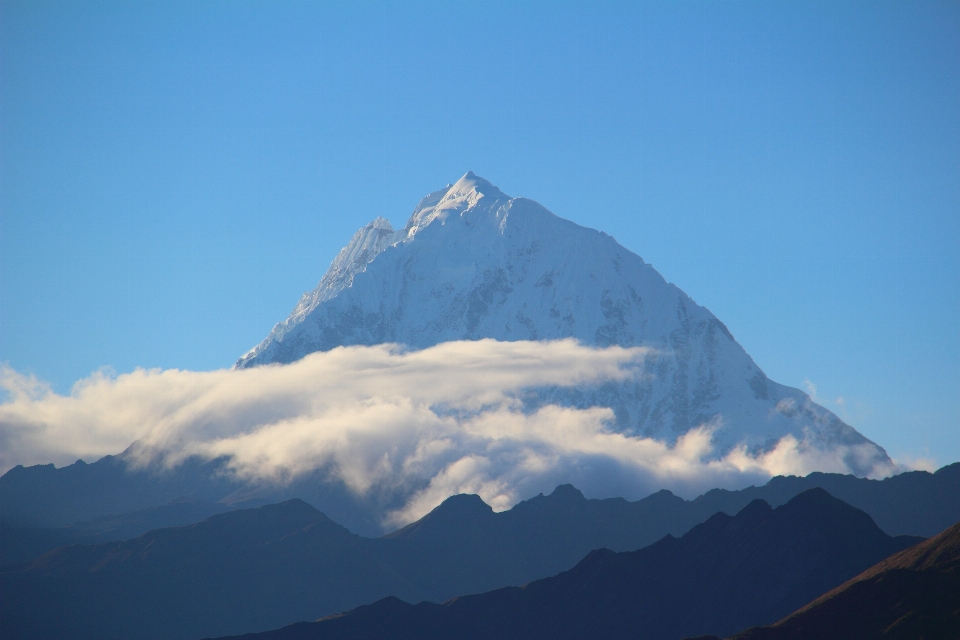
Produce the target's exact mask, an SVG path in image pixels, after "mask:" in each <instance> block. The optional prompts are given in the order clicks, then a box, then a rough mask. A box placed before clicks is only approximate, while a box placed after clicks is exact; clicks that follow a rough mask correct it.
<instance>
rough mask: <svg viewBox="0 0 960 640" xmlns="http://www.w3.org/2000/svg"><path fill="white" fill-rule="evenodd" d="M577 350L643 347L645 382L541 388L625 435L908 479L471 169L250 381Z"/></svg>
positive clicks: (654, 280) (374, 240) (651, 275)
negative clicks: (546, 345)
mask: <svg viewBox="0 0 960 640" xmlns="http://www.w3.org/2000/svg"><path fill="white" fill-rule="evenodd" d="M483 338H493V339H496V340H501V341H516V340H554V339H562V338H574V339H576V340H578V341H579V342H581V343H583V344H585V345H591V346H597V347H606V346H610V345H619V346H624V347H632V346H645V347H650V348H651V349H652V355H651V356H649V357H648V358H646V359H645V361H644V364H643V371H642V375H638V376H636V377H634V378H633V379H630V380H628V381H624V382H616V383H607V384H604V385H601V386H598V387H584V388H575V389H570V388H542V389H535V390H530V393H529V394H528V395H527V396H526V397H524V402H525V403H526V404H527V405H529V406H530V407H531V408H535V407H536V406H541V405H543V404H546V403H554V404H560V405H564V406H576V407H587V406H604V407H609V408H611V409H612V410H613V415H614V420H613V424H612V425H611V428H612V429H614V430H616V431H618V432H621V433H624V434H627V435H636V436H642V437H650V438H655V439H657V440H663V441H666V442H669V443H674V442H676V440H677V438H679V437H680V436H682V435H683V434H685V433H687V432H689V431H690V430H691V429H695V428H702V427H704V426H705V425H706V426H707V428H709V429H710V430H711V432H712V438H713V443H714V447H715V449H714V451H715V455H716V456H717V457H719V456H722V455H725V454H726V453H728V452H729V451H731V450H732V449H733V448H734V447H742V448H744V449H745V450H746V451H747V452H749V453H750V454H753V455H756V454H759V453H762V452H766V451H770V450H772V449H773V448H774V447H775V446H776V445H777V443H778V442H780V441H781V439H783V438H784V437H787V436H792V437H793V438H795V439H796V440H797V441H798V442H799V443H800V444H801V446H802V447H806V448H807V449H810V450H819V451H833V452H838V451H839V452H842V456H843V461H844V463H845V464H846V466H847V467H848V469H849V470H850V472H852V473H854V474H856V475H860V476H871V477H879V476H884V475H889V474H890V473H891V472H893V471H894V465H893V463H892V461H891V460H890V458H889V457H888V456H887V454H886V452H885V451H884V450H883V449H882V448H881V447H880V446H878V445H877V444H875V443H873V442H871V441H870V440H868V439H867V438H865V437H864V436H863V435H861V434H860V433H859V432H857V431H856V430H855V429H854V428H853V427H851V426H850V425H847V424H846V423H844V422H843V421H842V420H841V419H840V418H839V417H837V416H836V415H835V414H833V413H832V412H830V411H829V410H827V409H826V408H824V407H822V406H820V405H818V404H816V403H815V402H814V401H813V400H812V399H811V398H810V397H809V396H808V395H807V394H805V393H804V392H802V391H800V390H798V389H794V388H791V387H788V386H785V385H782V384H778V383H776V382H774V381H773V380H770V379H769V378H768V377H767V376H766V375H765V374H764V372H763V371H762V370H761V369H760V368H759V367H758V366H757V365H756V363H754V361H753V359H752V358H751V357H750V356H749V355H748V354H747V353H746V351H744V349H743V348H742V347H741V346H740V344H739V343H737V341H736V340H735V339H734V337H733V335H731V333H730V331H729V330H728V329H727V327H726V326H724V324H723V323H722V322H721V321H720V320H718V319H717V318H716V317H715V316H714V315H713V314H712V313H711V312H710V311H709V310H707V309H706V308H704V307H702V306H700V305H698V304H697V303H696V302H694V301H693V300H692V299H691V298H690V297H689V296H687V295H686V294H685V293H684V292H683V291H682V290H680V289H679V288H678V287H676V286H675V285H673V284H670V283H668V282H667V281H666V280H665V279H664V278H663V277H662V276H661V275H660V274H659V273H658V272H657V271H656V270H655V269H654V268H653V267H652V266H651V265H649V264H647V263H645V262H644V261H643V259H642V258H641V257H640V256H638V255H636V254H634V253H632V252H631V251H629V250H627V249H625V248H624V247H622V246H621V245H620V244H618V243H617V242H616V240H615V239H614V238H613V237H611V236H609V235H607V234H605V233H603V232H600V231H596V230H593V229H588V228H585V227H581V226H579V225H577V224H575V223H573V222H571V221H569V220H565V219H562V218H560V217H558V216H556V215H554V214H553V213H551V212H550V211H548V210H547V209H546V208H544V207H543V206H541V205H540V204H538V203H537V202H534V201H533V200H529V199H526V198H512V197H510V196H508V195H506V194H504V193H503V192H501V191H500V190H499V189H498V188H497V187H495V186H494V185H492V184H491V183H490V182H488V181H486V180H484V179H483V178H480V177H478V176H476V175H475V174H473V173H472V172H468V173H467V174H466V175H464V176H463V177H462V178H460V180H458V181H457V182H456V183H454V184H452V185H448V186H447V187H445V188H443V189H441V190H439V191H435V192H433V193H430V194H428V195H427V196H426V197H424V198H423V199H422V200H421V201H420V203H419V204H418V205H417V206H416V208H415V209H414V211H413V214H412V215H411V216H410V218H409V220H408V221H407V224H406V226H405V227H404V228H403V229H400V230H394V229H393V227H392V226H391V225H390V223H389V221H387V220H386V219H385V218H377V219H376V220H374V221H373V222H371V223H370V224H368V225H366V226H365V227H363V228H362V229H360V230H359V231H357V233H356V234H355V235H354V237H353V239H352V240H351V241H350V243H349V244H348V245H347V246H346V247H344V248H343V249H342V250H341V251H340V253H339V254H338V255H337V256H336V258H335V259H334V260H333V262H332V264H331V265H330V268H329V269H328V271H327V272H326V274H325V275H324V276H323V278H322V279H321V280H320V283H319V284H318V286H317V287H316V289H314V290H313V291H309V292H307V293H305V294H304V295H303V297H302V298H301V299H300V301H299V302H298V303H297V305H296V307H295V308H294V310H293V312H292V313H291V314H290V316H289V317H288V318H287V319H286V320H284V321H283V322H280V323H278V324H277V325H276V326H275V327H274V328H273V330H272V331H271V332H270V334H269V335H268V336H267V337H266V338H265V339H264V340H263V341H262V342H261V343H260V344H259V345H257V346H256V347H254V348H253V349H252V350H250V351H249V352H248V353H246V354H245V355H244V356H242V357H241V358H240V359H239V360H238V361H237V363H236V365H235V366H236V367H237V368H245V367H252V366H258V365H264V364H271V363H290V362H293V361H296V360H299V359H300V358H302V357H304V356H305V355H307V354H309V353H312V352H314V351H326V350H330V349H333V348H336V347H338V346H348V345H373V344H382V343H397V344H402V345H406V346H407V347H409V348H413V349H421V348H425V347H429V346H432V345H436V344H439V343H441V342H446V341H450V340H478V339H483Z"/></svg>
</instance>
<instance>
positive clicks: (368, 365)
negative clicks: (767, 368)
mask: <svg viewBox="0 0 960 640" xmlns="http://www.w3.org/2000/svg"><path fill="white" fill-rule="evenodd" d="M650 353H651V352H650V351H649V350H648V349H645V348H630V349H627V348H622V347H609V348H606V349H595V348H590V347H585V346H582V345H580V344H578V343H576V342H575V341H573V340H561V341H553V342H498V341H495V340H489V339H488V340H479V341H464V342H448V343H443V344H440V345H437V346H435V347H431V348H428V349H424V350H422V351H407V350H404V349H402V348H400V347H397V346H396V345H378V346H371V347H341V348H337V349H334V350H332V351H328V352H323V353H314V354H311V355H309V356H307V357H305V358H303V359H302V360H300V361H298V362H295V363H293V364H289V365H270V366H264V367H257V368H253V369H243V370H218V371H208V372H194V371H180V370H165V371H161V370H136V371H134V372H132V373H129V374H123V375H120V376H116V377H112V376H109V375H105V374H102V373H101V374H94V375H92V376H90V377H89V378H86V379H84V380H82V381H80V382H78V383H77V384H76V385H75V386H74V388H73V389H72V391H71V393H70V394H69V395H67V396H62V395H58V394H56V393H54V392H52V391H51V389H50V388H49V386H47V385H45V384H44V383H42V382H40V381H38V380H36V379H35V378H32V377H28V376H24V375H21V374H19V373H17V372H16V371H14V370H12V369H10V368H4V369H2V370H0V388H2V389H3V390H4V391H6V394H7V396H8V399H7V401H5V402H3V403H2V404H0V471H2V472H5V471H6V470H8V469H9V468H11V467H12V466H14V465H16V464H24V465H28V464H38V463H49V462H54V463H56V464H66V463H70V462H73V461H74V460H76V459H77V458H78V457H82V458H85V459H88V460H90V459H96V458H99V457H100V456H102V455H106V454H113V453H117V452H119V451H122V450H124V449H126V448H127V447H128V446H129V445H130V444H131V443H132V442H134V441H137V442H138V443H139V445H138V447H136V448H135V450H134V451H135V452H136V454H135V455H136V456H137V458H136V460H137V461H138V462H139V463H141V464H155V463H160V464H163V465H166V466H175V465H177V464H179V463H180V462H181V461H183V460H184V459H186V458H187V457H189V456H201V457H206V458H216V457H221V456H226V457H228V458H229V465H228V466H229V468H230V470H231V471H232V473H235V474H237V476H238V477H240V478H243V479H250V480H260V481H268V482H275V483H281V484H283V483H288V482H290V481H292V480H294V479H296V478H297V477H299V476H301V475H303V474H305V473H309V472H310V471H312V470H314V469H317V468H320V467H327V468H330V469H333V470H334V471H335V473H336V474H337V475H338V476H339V477H340V478H341V479H342V480H343V482H344V483H345V484H346V485H347V486H348V487H349V488H350V490H351V491H353V492H355V493H356V494H358V495H363V494H365V493H366V492H369V491H371V490H375V489H376V488H377V487H383V486H389V487H404V486H408V487H410V491H409V496H408V499H407V501H406V504H405V505H404V506H403V507H402V508H401V509H399V510H396V511H393V512H391V513H389V514H385V515H384V518H385V522H386V523H388V524H392V525H399V524H404V523H406V522H410V521H412V520H414V519H416V518H418V517H420V516H422V515H424V514H425V513H427V512H428V511H429V510H430V509H431V508H433V507H434V506H436V505H437V504H439V503H440V502H441V501H442V500H443V499H444V498H446V497H448V496H450V495H453V494H456V493H477V494H479V495H480V496H481V497H482V498H483V499H484V500H485V501H486V502H487V503H488V504H490V505H492V506H493V507H494V508H495V509H497V510H502V509H507V508H509V507H510V506H512V505H513V504H515V503H516V502H517V501H519V500H522V499H525V498H528V497H530V496H532V495H535V494H536V493H538V492H544V491H546V492H549V491H550V490H552V488H553V487H554V486H556V485H557V484H560V483H563V482H572V483H573V484H575V485H576V486H577V487H579V488H580V489H581V490H583V491H584V493H586V494H587V495H588V496H592V497H606V496H617V495H619V496H624V497H628V498H639V497H642V496H643V495H646V494H648V493H650V492H651V491H655V490H658V489H661V488H668V489H671V490H673V491H674V492H676V493H679V494H680V495H686V496H692V495H696V494H697V493H699V492H701V491H703V490H706V489H709V488H712V487H728V488H738V487H742V486H746V485H749V484H755V483H762V482H765V481H766V480H767V479H768V478H769V477H771V476H773V475H777V474H795V475H805V474H806V473H809V472H811V471H814V470H818V471H835V472H841V473H846V472H848V469H847V468H846V466H845V464H844V462H843V457H844V455H846V454H847V453H848V451H846V450H835V451H829V452H824V451H821V450H818V449H815V448H812V447H809V446H807V445H806V444H805V443H803V442H798V441H797V440H796V439H795V438H793V437H792V436H787V437H785V438H783V439H782V440H781V441H780V442H779V443H778V444H777V445H776V447H774V448H773V449H772V450H770V451H769V452H767V453H762V454H758V455H750V454H748V453H747V451H746V450H745V449H742V448H739V449H734V450H732V451H729V452H727V453H726V454H725V455H723V456H719V455H718V454H717V453H716V452H715V451H714V449H713V446H712V443H711V434H712V431H713V430H714V429H715V428H716V427H717V426H718V425H716V424H706V425H703V426H701V427H700V428H698V429H695V430H692V431H690V432H689V433H687V434H686V435H684V436H682V437H681V438H680V439H679V440H677V442H676V443H674V444H672V445H669V444H667V443H665V442H661V441H658V440H654V439H650V438H643V437H635V436H628V435H624V434H620V433H616V432H614V431H613V430H612V429H611V428H610V426H611V424H612V423H613V413H612V411H611V410H609V409H606V408H598V407H593V408H586V409H576V408H569V407H559V406H545V407H542V408H540V409H538V410H536V411H532V412H531V411H525V410H524V408H523V403H522V401H521V396H522V393H523V391H524V390H526V389H531V388H536V387H543V386H560V387H569V386H580V385H594V384H600V383H603V382H605V381H619V380H623V379H626V378H629V377H631V376H638V375H641V373H640V371H641V370H642V363H643V360H644V358H646V357H647V356H648V355H649V354H650Z"/></svg>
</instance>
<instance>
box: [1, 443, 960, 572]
mask: <svg viewBox="0 0 960 640" xmlns="http://www.w3.org/2000/svg"><path fill="white" fill-rule="evenodd" d="M184 466H185V467H186V468H187V469H188V473H186V474H185V475H184V474H180V473H169V472H163V471H161V472H159V474H157V473H156V472H154V471H152V470H144V469H131V468H129V466H128V465H127V463H126V462H125V461H124V460H123V459H122V458H119V457H116V456H107V457H106V458H103V459H101V460H100V461H98V462H96V463H93V464H89V465H88V464H83V463H80V462H78V463H77V464H74V465H70V466H68V467H63V468H60V469H57V468H55V467H54V466H53V465H38V466H35V467H15V468H14V469H11V470H10V471H9V472H8V473H6V474H5V475H4V476H2V477H0V533H2V536H3V539H4V544H3V545H2V549H0V561H2V562H0V564H2V563H6V562H19V561H24V560H29V559H30V558H32V557H36V556H37V555H40V554H41V553H44V552H46V551H49V550H52V549H55V548H57V547H59V546H62V545H64V544H75V543H95V542H105V541H114V540H122V539H127V538H131V537H135V536H137V535H140V534H142V533H145V532H147V531H149V530H151V529H155V528H161V527H170V526H182V525H185V524H191V523H192V522H197V521H200V520H201V519H203V518H204V517H206V516H209V515H213V514H214V513H218V512H222V511H224V510H226V509H229V508H237V507H251V506H259V505H261V504H265V503H267V502H269V500H267V499H266V498H263V497H257V496H256V494H250V493H247V492H243V491H238V490H236V489H235V488H234V487H233V486H232V485H230V484H229V483H228V482H227V481H225V480H224V479H223V477H222V476H219V475H218V474H217V471H216V468H215V467H212V466H209V465H202V464H200V463H198V462H196V461H194V462H191V463H188V464H186V465H184ZM206 474H211V478H212V479H211V480H210V482H209V483H207V482H206V481H205V480H204V478H205V477H206ZM213 476H218V477H215V478H214V477H213ZM326 486H327V487H328V488H329V487H330V485H329V483H328V484H327V485H326ZM813 487H821V488H824V489H826V490H827V491H828V492H829V493H830V494H831V495H833V496H836V497H838V498H839V499H841V500H843V501H844V502H847V503H848V504H851V505H853V506H855V507H857V508H859V509H862V510H864V511H866V512H867V513H868V514H870V516H871V517H872V518H873V519H874V521H876V522H877V524H878V526H880V528H881V529H883V530H884V531H886V532H887V533H889V534H890V535H919V536H922V537H930V536H933V535H936V534H937V533H939V532H940V531H942V530H943V529H945V528H947V527H949V526H950V525H951V524H952V523H954V522H956V521H957V520H960V463H955V464H952V465H948V466H945V467H943V468H941V469H940V470H938V471H937V472H936V473H928V472H926V471H911V472H908V473H902V474H899V475H896V476H892V477H889V478H886V479H884V480H868V479H864V478H856V477H854V476H846V475H840V474H829V473H812V474H810V475H808V476H806V477H802V478H801V477H796V476H788V477H782V476H777V477H775V478H773V479H771V480H770V481H769V482H768V483H767V484H766V485H763V486H761V487H747V488H746V489H742V490H739V491H728V490H725V489H714V490H712V491H709V492H707V493H705V494H703V495H702V496H700V497H698V498H696V499H694V500H692V501H685V500H683V499H681V498H678V497H677V496H674V495H673V494H672V493H670V492H669V491H660V492H658V493H655V494H653V495H650V496H647V497H646V498H643V499H641V500H637V501H634V502H628V501H626V500H624V499H622V498H610V499H605V500H589V501H584V500H582V496H580V497H579V498H577V496H578V495H579V492H576V490H573V492H571V493H570V499H569V500H567V501H566V502H563V501H561V500H560V497H561V496H562V495H563V489H561V490H560V493H559V494H557V495H556V496H554V500H553V501H552V502H550V501H545V498H544V497H543V496H540V497H535V498H532V499H530V500H526V501H523V502H520V503H518V504H517V505H515V506H514V507H513V509H510V510H509V511H506V512H503V513H502V514H495V515H494V514H492V513H491V514H487V515H488V516H489V517H490V520H491V521H498V522H500V521H502V522H504V523H516V524H511V525H510V526H509V527H507V528H508V529H509V528H510V527H514V528H516V529H517V532H516V535H522V533H521V532H522V531H523V530H524V527H527V528H529V529H530V530H529V531H528V532H527V534H526V535H531V536H540V537H543V536H546V535H547V534H546V533H545V532H547V531H549V530H550V529H551V528H554V529H556V528H564V529H570V527H571V524H570V523H571V522H576V523H577V527H574V528H573V529H571V534H570V535H571V536H572V538H571V542H570V543H569V545H568V549H567V551H565V552H564V553H563V555H562V559H561V560H558V561H557V562H553V563H550V562H546V563H545V564H543V565H542V567H543V568H544V569H545V570H546V571H547V573H524V574H523V577H522V579H523V580H524V581H528V580H532V579H535V578H539V577H544V576H547V575H550V574H551V573H555V572H557V571H561V570H563V569H566V568H568V567H569V566H572V564H573V563H574V562H576V561H577V560H579V559H580V558H581V557H582V556H583V554H585V553H586V552H587V551H589V550H590V549H594V548H599V547H607V548H609V549H613V550H615V551H628V550H634V549H639V548H640V547H643V546H646V545H648V544H651V543H652V542H655V541H656V540H658V539H660V538H661V537H663V536H664V535H666V534H668V533H670V534H673V535H675V536H679V535H682V534H683V533H685V532H686V531H687V530H689V529H690V527H692V526H693V525H695V524H697V523H699V522H703V521H704V520H705V519H706V518H708V517H709V516H711V515H713V514H714V513H716V512H718V511H719V512H723V513H727V514H730V515H732V514H735V513H737V511H739V510H740V509H742V508H743V507H744V506H745V505H747V504H748V503H749V502H750V501H751V500H754V499H762V500H764V501H766V502H768V503H769V504H771V505H772V506H779V505H781V504H784V503H786V502H787V501H788V500H789V499H790V498H792V497H793V496H795V495H797V494H799V493H800V492H802V491H804V490H806V489H810V488H813ZM571 489H572V488H571ZM285 493H289V494H294V495H293V496H289V497H296V494H297V493H299V492H298V491H296V490H295V488H293V489H290V490H288V491H286V492H285ZM555 493H556V492H555ZM574 493H576V495H574ZM141 494H142V495H149V496H151V497H152V500H155V501H157V502H158V504H157V505H152V506H150V507H147V508H144V509H140V510H136V511H133V512H132V513H130V512H127V513H125V512H124V510H125V509H132V508H133V507H135V506H136V505H137V504H138V503H139V498H138V496H139V495H141ZM304 499H305V500H306V501H307V502H308V503H310V504H313V505H314V506H317V505H321V506H322V505H324V504H329V503H334V504H336V503H337V499H336V496H335V495H333V494H331V493H329V492H328V493H326V494H324V495H316V494H314V495H313V496H312V499H307V498H304ZM161 500H163V501H165V502H166V504H165V503H164V502H159V501H161ZM548 502H549V504H550V505H551V506H550V507H549V508H544V505H546V504H547V503H548ZM561 502H563V504H565V505H566V507H567V510H566V511H565V510H563V509H558V508H556V505H559V504H560V503H561ZM581 502H586V503H587V504H581ZM110 508H115V509H116V511H113V512H110V511H108V509H110ZM321 510H323V509H321ZM323 511H324V513H329V515H330V517H331V518H332V519H333V520H335V521H337V522H341V523H343V524H344V525H345V526H347V528H348V529H350V530H351V531H355V532H358V533H361V534H363V535H367V536H374V535H378V534H377V533H376V528H374V527H373V526H372V523H369V522H368V523H367V524H366V525H364V523H359V526H355V525H358V523H357V522H356V521H349V520H348V521H345V520H342V519H341V518H340V516H341V515H343V513H344V512H343V511H340V512H337V511H334V512H327V511H326V510H323ZM487 511H489V508H487ZM104 512H105V513H104ZM83 513H95V514H98V515H97V518H96V519H91V520H89V521H86V522H79V523H76V522H73V521H71V520H70V518H72V517H77V516H79V515H80V514H83ZM107 514H110V515H107ZM534 516H535V517H534ZM478 517H479V516H478ZM551 518H552V520H551ZM584 520H587V521H589V522H590V523H591V524H590V527H593V529H589V527H588V529H589V530H590V531H593V533H589V532H587V531H581V529H580V528H582V527H585V526H587V525H585V524H584V522H583V521H584ZM428 521H429V520H425V521H424V522H428ZM521 521H522V522H524V523H526V524H522V525H521V524H520V523H521ZM51 525H54V526H51ZM423 526H425V525H424V524H417V525H411V527H414V528H416V527H423ZM478 526H480V525H478ZM484 526H485V525H484ZM498 526H499V525H498ZM504 526H506V525H504ZM578 527H580V528H578ZM371 530H372V531H374V533H373V534H371ZM413 531H414V529H411V530H410V531H409V532H408V533H407V534H404V535H405V536H411V537H416V536H415V535H413V533H412V532H413ZM577 531H580V533H573V532H577ZM398 533H399V532H395V533H394V534H390V535H398ZM552 535H553V538H551V539H554V538H555V539H556V540H557V542H556V545H559V544H560V542H559V538H558V537H557V535H556V534H552ZM411 544H413V543H411ZM436 544H442V543H441V542H437V543H436ZM548 547H549V545H548ZM549 548H551V549H553V548H559V547H556V546H554V547H549ZM539 551H540V547H537V548H536V549H535V550H534V551H532V552H531V553H533V554H536V553H538V552H539ZM544 553H546V552H544ZM518 579H519V578H518ZM485 584H489V583H485ZM500 584H505V583H500ZM517 584H520V583H517ZM461 586H465V585H461ZM489 588H492V586H489Z"/></svg>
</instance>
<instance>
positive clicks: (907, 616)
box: [735, 524, 960, 640]
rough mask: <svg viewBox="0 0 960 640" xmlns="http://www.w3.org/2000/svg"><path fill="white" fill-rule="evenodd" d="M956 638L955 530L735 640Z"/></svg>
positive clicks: (959, 581)
mask: <svg viewBox="0 0 960 640" xmlns="http://www.w3.org/2000/svg"><path fill="white" fill-rule="evenodd" d="M805 638H819V639H821V640H861V639H862V640H868V639H869V640H876V639H881V638H889V639H891V640H892V639H894V638H897V639H900V638H902V639H903V640H908V639H911V640H912V639H916V638H923V639H924V640H954V639H955V638H960V524H956V525H954V526H953V527H950V528H949V529H947V530H946V531H944V532H943V533H941V534H940V535H938V536H936V537H935V538H931V539H930V540H927V541H926V542H923V543H921V544H918V545H916V546H915V547H911V548H910V549H906V550H904V551H901V552H900V553H898V554H896V555H893V556H891V557H890V558H887V559H886V560H884V561H882V562H880V563H878V564H877V565H875V566H873V567H871V568H870V569H867V570H866V571H864V572H863V573H861V574H860V575H858V576H857V577H855V578H853V579H852V580H850V581H848V582H846V583H845V584H843V585H841V586H839V587H837V588H836V589H834V590H832V591H830V592H829V593H826V594H824V595H823V596H821V597H819V598H817V599H816V600H814V601H813V602H811V603H810V604H808V605H807V606H805V607H803V608H802V609H800V610H799V611H797V612H795V613H793V614H791V615H790V616H787V617H786V618H784V619H783V620H781V621H779V622H777V623H776V624H774V625H772V626H770V627H761V628H754V629H748V630H747V631H745V632H743V633H740V634H738V635H737V636H735V640H803V639H805Z"/></svg>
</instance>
